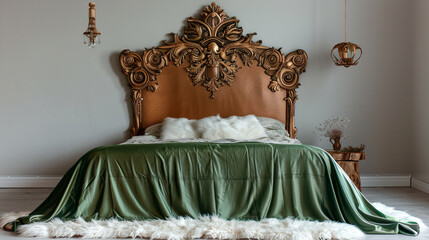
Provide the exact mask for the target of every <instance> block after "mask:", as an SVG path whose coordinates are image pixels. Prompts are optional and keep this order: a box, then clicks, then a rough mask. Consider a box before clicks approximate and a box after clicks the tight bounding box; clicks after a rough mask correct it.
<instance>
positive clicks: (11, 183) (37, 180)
mask: <svg viewBox="0 0 429 240" xmlns="http://www.w3.org/2000/svg"><path fill="white" fill-rule="evenodd" d="M60 180H61V176H0V188H53V187H55V186H56V185H57V184H58V182H59V181H60Z"/></svg>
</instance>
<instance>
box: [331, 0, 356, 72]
mask: <svg viewBox="0 0 429 240" xmlns="http://www.w3.org/2000/svg"><path fill="white" fill-rule="evenodd" d="M344 19H345V21H344V32H345V33H344V38H345V40H344V42H342V43H338V44H336V45H335V46H334V47H333V48H332V50H331V59H332V61H334V63H335V65H337V66H344V67H346V68H348V67H350V66H353V65H357V64H358V62H359V59H360V57H361V56H362V48H360V47H359V45H357V44H354V43H352V42H347V0H344ZM358 51H360V53H359V56H358V57H357V58H356V59H355V57H356V52H358ZM336 52H338V54H335V53H336Z"/></svg>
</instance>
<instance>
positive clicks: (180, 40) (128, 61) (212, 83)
mask: <svg viewBox="0 0 429 240" xmlns="http://www.w3.org/2000/svg"><path fill="white" fill-rule="evenodd" d="M187 21H188V26H187V27H185V29H184V34H183V36H179V35H178V34H175V33H172V41H171V42H167V41H164V44H163V45H161V46H159V47H156V48H151V49H145V50H144V52H143V54H142V55H139V54H137V53H136V52H131V51H130V50H124V51H122V53H121V55H120V63H121V67H122V71H123V72H124V73H125V74H126V75H127V76H128V82H129V84H130V86H131V88H132V91H133V92H138V93H133V94H132V96H133V102H134V101H136V104H135V105H134V108H135V112H134V113H135V114H139V113H138V111H137V108H138V109H140V108H139V107H137V106H136V105H138V104H137V102H138V101H139V99H141V100H142V91H143V90H149V91H152V92H154V91H156V90H157V89H158V87H159V86H158V82H157V76H158V75H159V74H160V73H161V71H162V69H163V68H164V67H166V66H168V64H169V63H173V64H175V65H176V66H180V65H181V64H182V63H184V61H186V60H187V61H188V62H189V67H187V68H186V71H187V72H188V74H189V78H190V79H191V81H192V82H193V84H194V85H201V86H203V87H205V88H206V89H207V90H208V91H209V92H210V98H212V99H213V98H214V97H215V92H216V91H218V90H219V89H220V87H222V86H225V85H229V86H230V85H231V84H233V82H234V79H235V76H236V73H237V71H239V69H240V67H238V65H237V62H236V60H237V59H238V58H239V59H240V60H241V61H242V62H243V65H245V66H251V65H253V64H254V63H256V64H257V65H258V66H261V67H263V68H264V69H265V73H266V74H267V75H268V76H270V78H271V82H269V83H267V87H268V88H269V89H270V90H271V91H273V92H275V91H279V90H280V88H283V89H286V90H287V91H293V93H287V97H286V99H285V100H286V102H288V104H289V102H290V104H291V108H292V107H293V108H294V103H295V100H296V93H295V89H296V88H297V87H298V86H299V82H298V80H299V74H300V73H302V72H303V71H305V67H306V65H307V54H306V53H305V51H304V50H301V49H300V50H297V51H294V52H291V53H289V54H288V55H286V56H285V55H283V54H282V53H281V52H280V51H281V49H275V48H269V47H265V46H262V45H261V44H262V41H257V42H254V41H252V37H253V36H254V35H256V33H252V34H247V35H246V36H244V35H243V29H242V28H241V27H238V22H239V20H238V19H236V17H231V18H230V17H229V16H228V15H227V14H226V13H225V12H224V10H223V9H221V8H220V7H219V6H217V5H216V4H215V3H214V2H213V3H212V4H211V5H209V6H207V7H205V8H204V9H203V10H202V11H201V13H200V14H199V18H198V19H194V18H192V17H190V18H189V19H188V20H187ZM139 104H140V103H139ZM136 111H137V112H136ZM136 118H139V117H138V116H137V117H136ZM135 120H136V121H138V119H135ZM138 124H139V123H136V122H135V123H134V128H136V127H137V129H140V128H141V127H140V126H136V125H138ZM289 130H292V132H293V131H294V130H293V129H289ZM134 131H136V130H134ZM290 132H291V131H290ZM136 134H138V133H137V132H133V135H136ZM291 135H293V134H291Z"/></svg>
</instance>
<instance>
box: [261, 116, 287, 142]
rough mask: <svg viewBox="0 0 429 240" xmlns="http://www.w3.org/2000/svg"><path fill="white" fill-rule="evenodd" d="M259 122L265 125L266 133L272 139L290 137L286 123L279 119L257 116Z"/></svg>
mask: <svg viewBox="0 0 429 240" xmlns="http://www.w3.org/2000/svg"><path fill="white" fill-rule="evenodd" d="M256 118H257V119H258V121H259V123H260V124H261V125H262V127H264V129H265V133H266V134H267V135H268V137H269V138H270V139H272V140H275V139H277V138H282V137H284V136H286V137H289V133H288V132H287V131H286V129H285V125H284V124H283V123H282V122H280V121H279V120H276V119H273V118H267V117H256Z"/></svg>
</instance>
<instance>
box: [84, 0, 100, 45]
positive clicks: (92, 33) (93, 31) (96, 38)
mask: <svg viewBox="0 0 429 240" xmlns="http://www.w3.org/2000/svg"><path fill="white" fill-rule="evenodd" d="M100 35H101V32H99V31H98V30H97V27H96V26H95V2H94V1H91V2H90V3H89V22H88V29H86V31H85V32H84V33H83V38H84V40H83V43H84V44H87V45H88V47H89V48H94V47H95V45H97V44H100V43H101V39H100V38H101V36H100Z"/></svg>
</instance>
